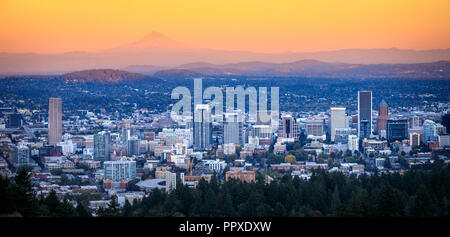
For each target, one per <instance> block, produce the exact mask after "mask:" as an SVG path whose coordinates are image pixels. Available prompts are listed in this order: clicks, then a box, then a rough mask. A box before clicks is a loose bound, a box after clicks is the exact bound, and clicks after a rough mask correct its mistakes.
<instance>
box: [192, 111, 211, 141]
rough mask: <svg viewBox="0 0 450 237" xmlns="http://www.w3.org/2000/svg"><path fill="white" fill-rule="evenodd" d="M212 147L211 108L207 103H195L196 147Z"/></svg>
mask: <svg viewBox="0 0 450 237" xmlns="http://www.w3.org/2000/svg"><path fill="white" fill-rule="evenodd" d="M211 147H212V124H211V108H210V107H209V105H207V104H197V105H195V114H194V149H195V150H204V149H211Z"/></svg>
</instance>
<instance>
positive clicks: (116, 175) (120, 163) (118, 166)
mask: <svg viewBox="0 0 450 237" xmlns="http://www.w3.org/2000/svg"><path fill="white" fill-rule="evenodd" d="M103 168H104V179H105V180H112V181H113V182H119V181H121V180H122V179H134V178H136V161H128V160H115V161H105V162H104V163H103Z"/></svg>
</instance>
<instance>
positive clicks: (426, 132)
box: [423, 120, 438, 143]
mask: <svg viewBox="0 0 450 237" xmlns="http://www.w3.org/2000/svg"><path fill="white" fill-rule="evenodd" d="M437 135H438V134H437V125H436V123H435V122H433V121H431V120H425V121H424V122H423V143H427V142H435V141H437Z"/></svg>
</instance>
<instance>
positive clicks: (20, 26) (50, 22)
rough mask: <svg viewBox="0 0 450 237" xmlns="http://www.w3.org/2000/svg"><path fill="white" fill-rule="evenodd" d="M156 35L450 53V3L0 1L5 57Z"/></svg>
mask: <svg viewBox="0 0 450 237" xmlns="http://www.w3.org/2000/svg"><path fill="white" fill-rule="evenodd" d="M152 31H157V32H160V33H162V34H164V35H166V36H167V37H169V38H172V39H175V40H177V41H180V42H183V43H185V44H188V45H192V46H195V47H204V48H212V49H223V50H248V51H256V52H268V53H269V52H270V53H272V52H283V51H308V52H311V51H321V50H335V49H344V48H391V47H397V48H401V49H416V50H424V49H442V48H450V0H409V1H408V0H389V1H385V0H342V1H332V0H314V1H301V0H292V1H288V0H276V1H272V0H259V1H253V0H227V1H219V0H191V1H182V0H179V1H175V0H164V1H162V0H158V1H153V0H147V1H145V0H142V1H139V0H127V1H115V0H105V1H104V0H100V1H98V0H97V1H88V0H76V1H72V0H65V1H60V0H0V52H14V53H18V52H21V53H23V52H36V53H61V52H67V51H79V50H84V51H96V50H102V49H107V48H112V47H116V46H118V45H121V44H125V43H129V42H132V41H136V40H138V39H140V38H142V37H144V36H145V35H147V34H148V33H150V32H152Z"/></svg>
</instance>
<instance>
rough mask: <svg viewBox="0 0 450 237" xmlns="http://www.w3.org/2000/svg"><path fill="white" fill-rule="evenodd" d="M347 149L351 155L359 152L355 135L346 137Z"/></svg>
mask: <svg viewBox="0 0 450 237" xmlns="http://www.w3.org/2000/svg"><path fill="white" fill-rule="evenodd" d="M347 144H348V149H349V150H350V151H351V152H352V153H353V152H354V151H358V150H359V139H358V136H356V135H349V136H348V142H347Z"/></svg>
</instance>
